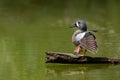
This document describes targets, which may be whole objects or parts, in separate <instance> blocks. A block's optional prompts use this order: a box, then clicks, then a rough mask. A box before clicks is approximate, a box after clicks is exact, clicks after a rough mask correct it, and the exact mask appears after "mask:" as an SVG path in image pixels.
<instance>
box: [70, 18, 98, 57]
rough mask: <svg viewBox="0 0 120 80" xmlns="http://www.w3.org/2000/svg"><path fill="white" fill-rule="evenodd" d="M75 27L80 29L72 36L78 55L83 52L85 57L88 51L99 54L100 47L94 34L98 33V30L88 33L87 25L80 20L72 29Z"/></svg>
mask: <svg viewBox="0 0 120 80" xmlns="http://www.w3.org/2000/svg"><path fill="white" fill-rule="evenodd" d="M75 27H76V28H78V29H79V30H76V31H75V32H74V34H73V35H72V42H73V43H74V44H75V46H76V48H75V50H74V52H75V53H76V55H78V54H80V53H81V52H83V53H84V54H83V56H85V53H86V51H89V52H91V53H97V49H98V46H97V42H96V40H95V39H96V37H95V35H94V34H93V32H96V30H91V31H87V25H86V23H85V22H84V21H83V20H78V21H76V22H75V23H74V24H73V25H72V26H71V28H75ZM83 49H84V51H83Z"/></svg>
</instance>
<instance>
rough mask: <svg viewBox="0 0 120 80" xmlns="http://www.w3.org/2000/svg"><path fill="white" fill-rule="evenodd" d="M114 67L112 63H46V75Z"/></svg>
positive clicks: (72, 73)
mask: <svg viewBox="0 0 120 80" xmlns="http://www.w3.org/2000/svg"><path fill="white" fill-rule="evenodd" d="M111 67H115V65H112V64H67V65H66V64H47V68H46V73H47V74H46V75H47V76H52V77H55V76H74V75H85V74H86V73H88V72H92V71H96V70H98V72H99V70H102V69H109V68H111Z"/></svg>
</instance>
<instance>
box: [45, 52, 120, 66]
mask: <svg viewBox="0 0 120 80" xmlns="http://www.w3.org/2000/svg"><path fill="white" fill-rule="evenodd" d="M46 63H64V64H65V63H66V64H91V63H95V64H103V63H104V64H120V59H112V58H107V57H90V56H85V57H84V58H83V56H76V55H74V54H70V53H59V52H46Z"/></svg>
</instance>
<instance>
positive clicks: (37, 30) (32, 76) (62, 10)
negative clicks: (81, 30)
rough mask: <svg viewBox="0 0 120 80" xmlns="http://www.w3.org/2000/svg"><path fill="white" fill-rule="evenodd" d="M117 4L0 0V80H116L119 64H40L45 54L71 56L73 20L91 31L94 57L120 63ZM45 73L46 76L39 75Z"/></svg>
mask: <svg viewBox="0 0 120 80" xmlns="http://www.w3.org/2000/svg"><path fill="white" fill-rule="evenodd" d="M119 4H120V2H119V1H117V0H110V1H108V0H104V1H102V0H92V1H88V0H80V1H79V0H75V1H70V0H69V1H68V0H52V1H49V0H41V1H39V0H17V1H16V0H11V1H9V0H1V1H0V79H1V80H7V79H9V80H44V79H45V78H46V80H56V79H57V80H58V79H59V80H68V79H71V80H78V79H79V80H80V79H82V80H89V79H90V80H91V79H92V80H96V79H99V80H101V79H102V80H110V79H112V80H117V79H119V74H120V72H119V68H120V66H119V65H105V64H100V65H96V64H91V65H90V64H88V65H75V64H74V65H67V64H66V65H65V64H45V59H44V58H45V52H46V51H53V52H67V53H73V49H74V46H73V44H72V43H71V35H72V33H73V32H74V31H75V30H76V29H70V28H69V26H70V25H71V24H72V23H73V22H74V21H76V20H78V19H82V20H85V21H86V22H87V25H88V29H89V30H92V29H97V30H98V31H99V32H98V33H96V34H95V35H96V37H97V42H98V44H99V51H98V54H95V55H94V54H91V53H87V54H86V55H88V56H103V57H110V58H120V54H119V52H120V41H119V39H120V38H119V35H120V33H119V29H120V28H119V26H120V23H119V20H120V15H119V14H120V11H119V10H120V9H119V8H120V5H119ZM45 73H46V74H45Z"/></svg>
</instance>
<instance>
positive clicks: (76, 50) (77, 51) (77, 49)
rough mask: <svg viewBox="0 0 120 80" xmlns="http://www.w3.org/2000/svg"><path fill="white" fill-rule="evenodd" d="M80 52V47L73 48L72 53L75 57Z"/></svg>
mask: <svg viewBox="0 0 120 80" xmlns="http://www.w3.org/2000/svg"><path fill="white" fill-rule="evenodd" d="M80 52H82V47H80V46H79V45H78V46H77V47H76V48H75V50H74V53H75V55H79V54H80Z"/></svg>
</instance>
